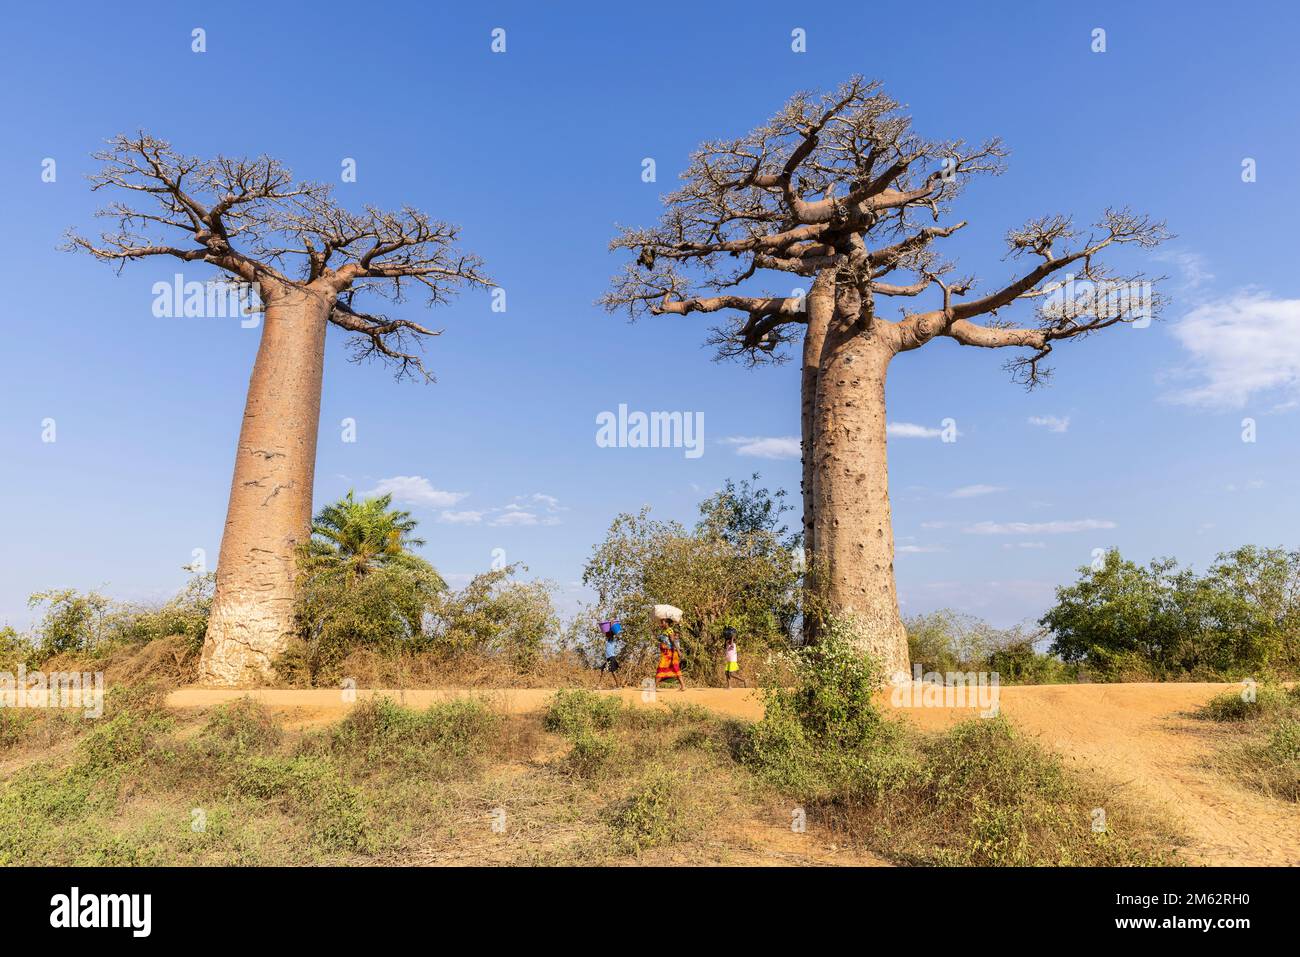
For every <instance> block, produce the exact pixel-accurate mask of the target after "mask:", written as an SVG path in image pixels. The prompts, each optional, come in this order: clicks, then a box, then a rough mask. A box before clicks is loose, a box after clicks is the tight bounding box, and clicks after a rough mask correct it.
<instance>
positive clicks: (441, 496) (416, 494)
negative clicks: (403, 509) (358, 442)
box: [366, 475, 469, 508]
mask: <svg viewBox="0 0 1300 957" xmlns="http://www.w3.org/2000/svg"><path fill="white" fill-rule="evenodd" d="M390 492H391V493H392V496H393V501H394V502H398V503H400V504H402V505H428V506H430V507H431V508H447V507H448V506H450V505H455V504H456V503H457V502H459V501H460V500H461V499H463V498H464V497H465V496H466V495H468V494H469V493H468V492H444V491H443V490H442V489H438V488H434V487H433V485H432V484H430V482H429V480H428V479H427V478H421V477H420V476H418V475H394V476H393V477H392V478H386V479H380V480H379V484H377V485H376V486H375V487H374V488H373V489H372V490H371V491H369V492H367V493H366V495H368V496H370V495H387V494H388V493H390Z"/></svg>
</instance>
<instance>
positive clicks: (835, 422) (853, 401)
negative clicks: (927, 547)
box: [813, 310, 908, 678]
mask: <svg viewBox="0 0 1300 957" xmlns="http://www.w3.org/2000/svg"><path fill="white" fill-rule="evenodd" d="M855 311H856V310H855ZM836 320H837V323H838V320H839V316H838V315H837V317H836ZM848 325H849V326H850V327H849V328H843V327H840V326H838V324H833V327H832V328H831V330H830V331H829V332H828V333H827V336H826V344H825V348H824V349H823V352H822V361H821V368H820V371H819V375H818V379H817V406H816V422H815V430H816V435H815V440H814V446H813V448H814V456H815V459H816V478H815V481H814V483H813V491H814V496H813V497H814V503H813V507H814V511H815V530H814V535H815V538H814V542H815V544H816V556H815V560H816V563H817V564H816V567H817V569H818V574H819V575H820V576H821V577H822V580H821V587H822V589H823V594H824V597H825V601H826V604H827V609H828V611H829V612H830V613H831V614H839V615H849V616H852V617H853V618H854V619H855V622H856V624H857V625H858V627H859V628H860V629H861V645H860V647H861V650H862V651H864V652H867V653H868V654H870V655H871V656H872V657H874V658H875V659H876V660H877V661H878V662H879V663H880V665H881V666H882V667H883V668H884V671H885V676H886V677H887V678H889V677H892V676H893V675H894V674H895V673H896V672H898V671H904V672H905V671H906V670H907V666H908V655H907V635H906V632H905V631H904V629H903V624H902V620H901V618H900V617H899V613H898V592H897V590H896V588H895V586H894V530H893V525H892V522H891V520H890V512H889V472H888V467H887V464H886V455H885V441H886V439H885V372H886V370H887V369H888V367H889V361H890V359H892V358H893V356H894V349H893V347H892V345H891V344H890V343H888V342H887V341H884V340H882V338H880V337H879V336H876V335H873V334H872V333H871V332H860V331H855V330H854V329H853V328H852V326H853V325H854V324H853V323H852V320H851V319H850V320H849V322H848Z"/></svg>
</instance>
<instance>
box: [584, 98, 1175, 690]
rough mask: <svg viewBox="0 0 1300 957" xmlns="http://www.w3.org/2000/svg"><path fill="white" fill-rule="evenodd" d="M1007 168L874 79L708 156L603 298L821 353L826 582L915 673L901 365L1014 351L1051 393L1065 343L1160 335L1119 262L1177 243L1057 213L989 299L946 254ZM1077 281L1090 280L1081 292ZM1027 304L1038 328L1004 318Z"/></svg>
mask: <svg viewBox="0 0 1300 957" xmlns="http://www.w3.org/2000/svg"><path fill="white" fill-rule="evenodd" d="M1006 155H1007V151H1006V149H1005V148H1004V147H1003V145H1002V143H1001V141H1000V140H998V139H996V138H991V139H988V140H985V141H984V142H982V143H980V144H978V145H970V144H967V143H965V142H963V141H962V140H956V139H954V140H930V139H926V138H923V137H921V136H919V135H918V134H917V133H915V132H914V131H913V129H912V122H911V118H910V117H909V116H908V115H907V114H906V113H905V112H904V110H903V108H902V106H901V105H900V104H899V103H897V102H896V101H895V100H893V99H891V98H890V97H889V96H887V95H886V94H885V93H884V92H883V90H882V87H881V84H880V83H878V82H868V81H867V80H865V79H862V78H861V77H854V78H852V79H850V80H849V81H848V82H847V83H845V84H844V85H843V86H841V87H840V88H839V89H837V90H834V91H831V92H828V93H824V94H820V95H819V94H813V93H799V94H796V95H795V96H794V97H792V98H791V99H790V100H789V101H788V102H787V103H786V105H785V106H784V107H783V108H782V109H781V110H780V111H778V112H777V113H776V115H775V116H773V117H772V118H771V119H770V120H769V121H768V122H767V123H765V124H763V125H761V126H759V127H757V128H756V129H754V130H752V131H750V132H749V133H747V134H744V135H742V136H739V137H733V138H727V139H718V140H710V141H708V142H705V143H703V144H701V145H700V147H699V148H698V149H697V150H696V151H695V153H694V154H693V155H692V157H691V161H690V165H689V166H688V167H687V168H686V170H685V172H684V173H683V174H682V181H683V182H682V185H681V186H680V187H679V188H678V189H677V190H675V191H674V192H672V193H670V194H669V195H667V196H666V197H664V201H663V202H664V207H665V209H664V213H663V215H662V217H661V219H660V220H659V222H658V223H657V224H656V225H654V226H650V227H638V228H625V229H624V230H623V231H622V232H621V233H620V234H619V235H618V236H617V237H616V238H615V239H614V241H613V242H612V244H611V246H612V248H613V249H615V250H627V251H628V252H629V253H632V254H633V255H632V256H631V257H630V258H629V260H628V261H627V263H626V264H625V267H624V269H623V271H622V272H621V273H620V274H618V275H617V276H615V278H614V280H613V283H612V286H611V288H610V290H609V291H608V292H607V293H606V295H605V296H604V298H603V300H602V301H603V303H604V304H605V306H606V307H607V308H609V309H610V310H622V311H626V312H627V313H628V315H629V316H631V317H637V316H640V315H647V314H648V315H665V314H674V315H690V314H694V313H719V314H720V315H721V316H722V320H721V322H719V323H717V324H716V325H715V326H714V327H713V328H712V330H711V331H710V332H709V341H710V342H711V343H712V344H713V345H714V346H715V347H716V348H717V353H718V357H719V358H736V359H741V360H742V361H745V362H747V363H750V364H762V363H768V362H781V361H785V360H786V359H787V358H788V357H789V356H788V351H787V347H788V346H791V345H801V347H802V348H801V355H802V363H803V370H802V377H801V393H802V395H801V420H802V436H801V440H802V452H803V468H804V474H803V495H804V540H805V546H806V548H807V550H808V552H809V554H810V557H811V561H810V562H809V568H810V571H811V574H812V582H813V584H814V585H815V587H817V588H818V589H820V590H821V591H823V592H824V594H825V598H826V602H825V607H826V608H827V609H828V610H829V611H830V612H832V613H836V614H841V615H844V614H851V615H852V616H853V617H854V618H856V619H858V621H859V625H860V631H861V633H862V640H861V644H862V647H863V648H864V649H865V650H867V651H870V652H871V653H873V654H875V655H876V656H877V657H878V658H879V659H880V660H881V661H882V662H883V663H884V665H885V667H886V668H887V669H888V670H890V671H894V670H906V665H907V646H906V639H905V636H904V633H903V629H902V624H901V622H900V619H899V614H898V600H897V595H896V592H895V585H894V574H893V561H894V541H893V530H892V525H891V521H890V512H889V499H888V475H887V469H886V456H885V446H886V432H885V375H886V371H887V369H888V367H889V363H890V362H891V360H892V359H893V358H894V357H895V356H896V355H899V354H900V353H903V352H910V351H913V350H916V349H919V348H920V347H922V346H924V345H926V344H928V343H929V342H931V341H933V340H935V339H948V340H951V341H953V342H955V343H958V344H960V345H963V346H978V347H982V348H1002V347H1009V348H1013V349H1017V350H1020V351H1018V352H1017V353H1016V354H1015V355H1014V356H1013V358H1012V359H1011V360H1010V361H1009V362H1008V363H1007V365H1008V367H1009V368H1010V370H1011V372H1012V375H1013V377H1014V378H1015V379H1016V380H1017V381H1019V382H1021V383H1023V384H1025V385H1026V386H1029V387H1034V386H1037V385H1039V384H1041V383H1042V382H1044V381H1045V380H1046V378H1047V376H1048V374H1049V371H1050V370H1049V369H1048V368H1047V366H1046V360H1047V358H1048V357H1049V355H1051V354H1052V352H1053V349H1054V347H1055V346H1056V345H1057V344H1058V343H1060V342H1063V341H1065V340H1069V339H1077V338H1082V337H1085V336H1088V335H1091V334H1092V333H1095V332H1099V331H1101V330H1103V329H1107V328H1111V327H1113V326H1117V325H1120V324H1125V323H1138V322H1143V323H1145V322H1146V321H1150V320H1151V319H1154V318H1156V316H1157V314H1158V311H1159V307H1160V305H1161V301H1160V298H1159V297H1158V296H1156V295H1154V293H1153V292H1152V291H1151V288H1152V287H1151V282H1152V281H1151V280H1148V279H1147V278H1146V277H1145V276H1143V275H1142V274H1141V273H1138V272H1133V273H1128V274H1120V273H1116V272H1114V271H1112V270H1111V269H1110V268H1109V267H1108V266H1107V265H1106V264H1105V263H1104V262H1103V261H1102V254H1103V252H1107V251H1113V250H1115V249H1117V248H1119V247H1123V246H1131V247H1137V248H1139V249H1145V248H1149V247H1151V246H1154V245H1156V244H1157V243H1159V242H1161V241H1162V240H1163V239H1165V238H1166V235H1167V234H1166V231H1165V228H1164V225H1163V224H1162V223H1159V222H1156V221H1153V220H1152V219H1150V218H1148V217H1147V216H1144V215H1141V214H1138V213H1134V212H1132V211H1130V210H1128V209H1126V208H1112V209H1107V210H1105V211H1103V212H1102V214H1101V215H1100V217H1099V218H1098V220H1097V222H1096V223H1095V224H1094V225H1093V226H1091V227H1088V228H1080V227H1078V226H1076V225H1075V224H1074V222H1073V221H1072V220H1071V219H1070V218H1068V217H1066V216H1062V215H1056V214H1048V215H1044V216H1040V217H1037V218H1034V219H1030V220H1029V221H1027V222H1025V223H1024V224H1022V225H1019V226H1015V227H1013V228H1011V229H1010V230H1008V231H1007V232H1006V233H1005V244H1006V249H1007V255H1006V258H1007V259H1010V260H1013V261H1020V260H1029V262H1030V265H1029V266H1027V267H1024V268H1022V269H1021V270H1020V271H1019V272H1018V273H1017V274H1014V275H1013V276H1012V277H1011V278H1010V279H1009V280H1004V281H1002V282H1000V283H995V284H993V285H992V287H991V291H988V292H984V293H982V294H977V289H978V288H979V283H977V281H976V279H975V278H974V277H973V276H963V275H959V274H957V273H956V271H955V268H956V267H955V266H954V264H953V263H952V262H950V261H949V260H947V259H946V258H944V256H943V255H942V253H941V247H942V244H943V241H944V240H946V239H948V238H949V237H951V236H952V235H953V234H955V233H956V232H957V231H958V230H961V229H964V228H965V227H966V226H967V223H966V221H965V220H952V219H950V218H949V213H950V207H951V205H952V204H953V202H954V200H956V199H957V197H958V195H959V193H960V191H961V190H962V188H963V187H964V185H965V184H966V182H967V181H968V180H970V179H971V178H972V177H975V176H980V175H989V176H994V175H997V174H998V173H1000V172H1002V170H1003V165H1004V160H1005V157H1006ZM1066 270H1068V272H1065V271H1066ZM773 273H785V274H788V275H792V276H795V277H798V279H797V280H796V281H797V282H802V283H804V284H805V285H807V288H803V286H800V287H799V288H795V289H793V290H791V291H789V292H773V291H772V290H771V289H770V288H769V287H764V286H763V285H762V282H763V279H764V278H765V277H769V278H770V276H771V274H773ZM1058 274H1061V275H1063V276H1068V280H1067V281H1073V282H1074V283H1075V284H1073V285H1070V286H1069V287H1068V293H1067V292H1066V285H1065V282H1063V281H1061V279H1060V278H1058ZM782 285H783V286H784V287H785V288H786V289H789V287H790V279H789V278H787V279H785V280H782ZM907 303H918V304H919V303H924V305H923V306H922V305H917V306H911V307H909V306H908V305H906V304H907ZM899 304H904V305H901V306H900V305H899ZM1022 304H1025V305H1029V306H1031V307H1032V315H1031V316H1030V317H1029V318H1028V319H1027V320H1025V321H1017V320H1014V319H1012V318H1009V317H1005V316H1004V315H1003V313H1004V311H1009V310H1011V309H1012V308H1014V307H1018V306H1020V305H1022ZM890 314H894V315H896V316H897V317H896V318H890ZM810 624H812V625H815V621H811V620H810Z"/></svg>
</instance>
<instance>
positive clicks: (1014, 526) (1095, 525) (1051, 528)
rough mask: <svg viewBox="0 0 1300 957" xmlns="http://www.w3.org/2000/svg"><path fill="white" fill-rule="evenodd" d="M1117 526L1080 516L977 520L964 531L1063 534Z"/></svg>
mask: <svg viewBox="0 0 1300 957" xmlns="http://www.w3.org/2000/svg"><path fill="white" fill-rule="evenodd" d="M1115 527H1116V525H1115V523H1114V522H1112V521H1109V520H1108V519H1103V518H1080V519H1075V520H1073V521H1057V522H976V523H975V524H973V525H967V526H966V527H965V528H963V529H962V531H963V532H966V533H967V534H970V535H1062V534H1066V533H1068V532H1090V531H1095V530H1097V529H1102V528H1115Z"/></svg>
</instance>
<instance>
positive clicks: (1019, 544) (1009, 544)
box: [1002, 542, 1047, 548]
mask: <svg viewBox="0 0 1300 957" xmlns="http://www.w3.org/2000/svg"><path fill="white" fill-rule="evenodd" d="M1002 547H1003V548H1046V547H1047V542H1006V543H1005V544H1003V546H1002Z"/></svg>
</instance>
